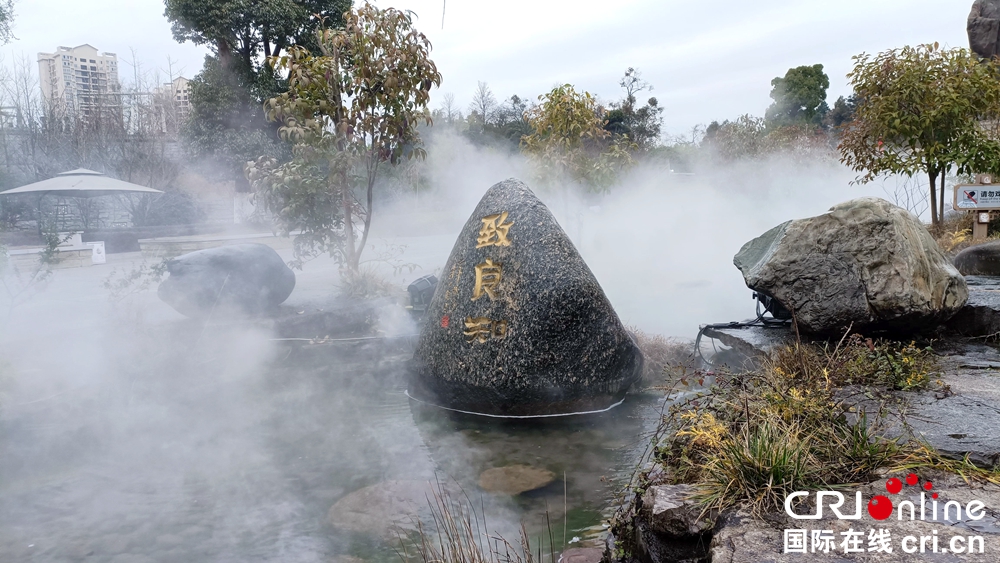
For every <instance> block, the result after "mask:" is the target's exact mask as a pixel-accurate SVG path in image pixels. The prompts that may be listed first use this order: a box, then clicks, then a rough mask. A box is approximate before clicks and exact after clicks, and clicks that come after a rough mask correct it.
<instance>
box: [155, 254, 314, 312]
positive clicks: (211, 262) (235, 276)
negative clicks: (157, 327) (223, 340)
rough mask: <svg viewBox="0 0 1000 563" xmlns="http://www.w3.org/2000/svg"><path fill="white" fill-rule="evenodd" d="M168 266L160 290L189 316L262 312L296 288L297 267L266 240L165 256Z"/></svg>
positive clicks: (278, 303)
mask: <svg viewBox="0 0 1000 563" xmlns="http://www.w3.org/2000/svg"><path fill="white" fill-rule="evenodd" d="M167 272H169V273H170V276H169V277H168V278H167V279H165V280H163V282H161V283H160V287H159V289H158V290H157V294H158V295H159V297H160V299H161V300H163V301H164V302H165V303H167V304H168V305H170V306H171V307H173V308H174V309H176V310H177V311H178V312H179V313H181V314H183V315H185V316H188V317H204V316H207V315H210V314H223V315H224V314H233V313H238V314H247V315H256V314H260V313H263V312H265V311H267V310H268V309H270V308H272V307H276V306H277V305H280V304H281V303H282V302H283V301H284V300H285V299H287V298H288V296H289V295H290V294H291V293H292V289H294V288H295V273H294V272H292V270H291V269H289V267H288V266H286V265H285V262H284V261H283V260H282V259H281V257H280V256H278V253H277V252H275V251H274V249H273V248H271V247H270V246H267V245H266V244H257V243H245V244H233V245H229V246H220V247H217V248H208V249H205V250H199V251H196V252H191V253H189V254H184V255H183V256H178V257H177V258H174V259H172V260H169V261H167Z"/></svg>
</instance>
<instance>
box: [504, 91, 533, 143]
mask: <svg viewBox="0 0 1000 563" xmlns="http://www.w3.org/2000/svg"><path fill="white" fill-rule="evenodd" d="M527 112H528V102H527V100H525V99H523V98H521V97H520V96H518V95H516V94H515V95H513V96H511V97H510V98H507V99H506V100H504V103H503V104H501V105H500V107H499V108H497V111H496V119H495V126H496V132H497V134H498V135H499V136H500V137H503V138H504V139H505V140H506V141H507V142H508V143H510V147H511V148H512V149H514V150H516V149H517V147H518V146H520V144H521V139H522V138H523V137H524V136H525V135H530V134H531V131H532V129H531V124H530V123H528V119H527V116H526V114H527Z"/></svg>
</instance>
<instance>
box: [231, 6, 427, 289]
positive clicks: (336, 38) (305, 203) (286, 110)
mask: <svg viewBox="0 0 1000 563" xmlns="http://www.w3.org/2000/svg"><path fill="white" fill-rule="evenodd" d="M412 18H413V16H412V14H411V13H409V12H402V11H399V10H395V9H392V8H388V9H385V10H380V9H378V8H376V7H375V6H373V5H371V4H365V5H364V6H362V7H360V8H357V9H356V10H353V11H351V12H349V13H348V14H346V15H345V22H346V23H345V27H344V29H342V30H333V29H326V28H322V29H320V30H319V31H317V44H318V45H319V49H320V54H319V55H314V54H312V53H311V52H310V51H309V50H307V49H305V48H304V47H299V46H296V47H291V48H290V49H289V50H288V53H287V54H286V55H282V56H281V57H271V58H270V59H268V61H269V63H270V64H271V65H273V66H274V68H275V69H276V70H278V71H285V72H287V73H288V77H289V91H288V92H285V93H283V94H280V95H278V96H275V97H273V98H271V99H270V100H268V101H267V103H266V105H265V108H266V111H267V117H268V119H270V120H273V121H278V122H280V123H282V126H281V127H280V129H279V131H278V132H279V135H280V136H281V138H282V139H284V140H286V141H289V142H291V143H292V144H293V149H292V160H291V161H290V162H288V163H285V164H281V165H279V164H278V162H277V161H276V160H275V159H274V158H272V157H266V156H265V157H262V158H260V159H258V160H257V161H256V162H253V163H249V164H248V165H247V168H246V171H247V177H248V179H249V180H250V182H251V184H252V186H253V188H254V190H255V194H256V197H257V199H258V201H260V202H261V203H262V204H263V205H264V207H265V208H266V209H267V210H269V211H270V212H271V213H273V214H274V216H275V218H276V220H277V222H278V226H279V228H280V230H281V232H282V233H284V234H285V235H286V236H287V235H288V234H290V233H291V232H292V231H295V230H299V231H301V234H299V235H297V236H296V239H295V258H296V259H295V262H294V263H295V264H297V265H299V266H301V263H302V260H304V259H307V258H309V257H311V256H314V255H316V254H317V253H319V252H326V253H328V254H330V255H331V256H333V257H334V258H336V259H337V260H338V261H340V262H341V263H342V264H344V265H345V266H346V267H347V268H348V269H349V270H352V271H354V272H357V271H358V267H359V264H360V257H361V252H362V250H363V249H364V247H365V244H366V241H367V237H368V233H369V231H370V228H369V227H370V226H371V217H372V202H373V190H374V187H375V180H376V178H377V175H378V171H379V167H380V166H382V165H383V164H389V165H396V164H398V163H400V162H401V161H402V160H407V159H411V158H423V157H424V156H425V151H424V150H423V148H421V146H420V135H419V132H418V129H417V127H418V124H419V122H420V121H423V122H425V123H426V124H430V122H431V120H430V113H429V112H428V111H427V103H428V102H429V100H430V89H431V87H432V86H435V85H438V84H440V83H441V74H440V73H438V71H437V67H436V66H435V65H434V62H433V61H431V59H430V56H429V55H430V41H428V40H427V37H425V36H424V35H423V34H422V33H420V32H418V31H417V30H416V29H414V28H413V19H412ZM359 230H360V237H359V236H358V232H357V231H359Z"/></svg>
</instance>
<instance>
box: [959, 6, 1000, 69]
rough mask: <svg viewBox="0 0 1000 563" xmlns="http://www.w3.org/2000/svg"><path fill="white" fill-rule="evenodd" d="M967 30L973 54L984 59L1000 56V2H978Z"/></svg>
mask: <svg viewBox="0 0 1000 563" xmlns="http://www.w3.org/2000/svg"><path fill="white" fill-rule="evenodd" d="M966 30H967V31H968V33H969V49H970V50H971V51H972V52H973V53H975V54H977V55H979V56H980V57H983V58H989V57H995V56H997V55H1000V43H998V41H997V39H998V38H1000V0H976V1H975V2H974V3H973V4H972V10H971V11H970V12H969V21H968V23H967V26H966Z"/></svg>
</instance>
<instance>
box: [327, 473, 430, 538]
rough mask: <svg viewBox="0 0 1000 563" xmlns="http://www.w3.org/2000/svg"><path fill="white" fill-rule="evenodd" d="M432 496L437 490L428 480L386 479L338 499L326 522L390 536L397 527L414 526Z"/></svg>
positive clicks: (383, 536)
mask: <svg viewBox="0 0 1000 563" xmlns="http://www.w3.org/2000/svg"><path fill="white" fill-rule="evenodd" d="M433 498H434V489H433V487H431V485H430V484H429V483H427V482H426V481H384V482H382V483H377V484H375V485H371V486H369V487H365V488H363V489H358V490H356V491H354V492H352V493H349V494H348V495H346V496H344V497H343V498H341V499H340V500H338V501H337V502H336V503H335V504H334V505H333V506H332V507H331V508H330V511H329V513H327V521H328V522H329V523H330V525H332V526H333V527H334V528H337V529H339V530H344V531H347V532H352V533H356V534H367V535H371V536H375V537H381V538H391V537H393V533H394V532H395V531H396V530H398V529H404V530H409V529H411V528H413V527H414V522H415V521H416V516H417V515H418V513H419V512H420V511H421V510H425V509H427V507H428V506H429V503H430V502H432V500H433Z"/></svg>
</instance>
